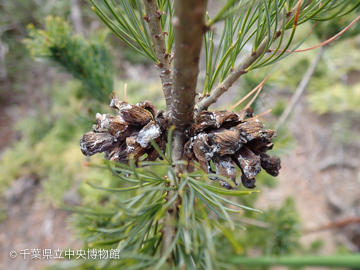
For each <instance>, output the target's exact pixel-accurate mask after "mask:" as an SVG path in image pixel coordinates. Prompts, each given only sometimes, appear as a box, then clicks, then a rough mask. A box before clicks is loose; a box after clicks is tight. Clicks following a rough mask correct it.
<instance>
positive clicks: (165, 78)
mask: <svg viewBox="0 0 360 270" xmlns="http://www.w3.org/2000/svg"><path fill="white" fill-rule="evenodd" d="M144 5H145V11H146V16H145V17H144V19H145V20H146V21H147V22H148V24H149V30H150V35H151V40H152V42H153V48H154V52H155V55H156V58H157V59H158V61H159V62H158V63H156V67H157V69H158V70H159V73H160V75H159V76H160V79H161V83H162V89H163V92H164V96H165V101H166V113H169V111H170V108H171V92H172V89H173V85H172V84H173V82H172V74H171V69H170V55H169V54H168V53H166V45H165V36H164V33H163V30H162V28H161V23H160V18H161V16H162V14H161V13H160V12H159V10H158V5H157V2H156V0H144Z"/></svg>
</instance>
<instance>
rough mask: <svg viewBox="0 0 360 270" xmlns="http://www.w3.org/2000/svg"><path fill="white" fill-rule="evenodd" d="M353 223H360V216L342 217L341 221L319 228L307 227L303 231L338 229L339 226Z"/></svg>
mask: <svg viewBox="0 0 360 270" xmlns="http://www.w3.org/2000/svg"><path fill="white" fill-rule="evenodd" d="M353 223H359V224H360V216H357V217H351V218H345V219H342V220H339V221H334V222H331V223H329V224H325V225H322V226H319V227H317V228H312V229H305V230H304V231H303V232H304V233H314V232H319V231H323V230H331V229H338V228H341V227H345V226H347V225H350V224H353Z"/></svg>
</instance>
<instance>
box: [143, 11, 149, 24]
mask: <svg viewBox="0 0 360 270" xmlns="http://www.w3.org/2000/svg"><path fill="white" fill-rule="evenodd" d="M144 20H145V21H146V22H147V23H148V22H149V13H146V15H145V16H144Z"/></svg>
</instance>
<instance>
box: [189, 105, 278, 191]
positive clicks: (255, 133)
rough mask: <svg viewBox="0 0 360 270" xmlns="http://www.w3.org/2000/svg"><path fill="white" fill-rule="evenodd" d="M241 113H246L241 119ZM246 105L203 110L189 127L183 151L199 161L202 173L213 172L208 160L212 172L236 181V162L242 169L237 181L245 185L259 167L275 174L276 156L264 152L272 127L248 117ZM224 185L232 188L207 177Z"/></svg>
mask: <svg viewBox="0 0 360 270" xmlns="http://www.w3.org/2000/svg"><path fill="white" fill-rule="evenodd" d="M245 116H247V117H249V118H248V119H244V118H245ZM252 116H253V112H252V110H251V109H250V108H248V109H246V110H242V111H239V112H238V113H234V112H228V111H214V112H209V111H203V112H201V113H200V114H199V116H198V117H197V118H196V119H195V123H194V124H193V125H192V126H191V128H190V132H189V134H190V139H189V141H188V142H187V143H186V144H185V149H184V150H185V154H186V155H187V157H188V158H189V159H190V160H195V161H197V162H199V164H200V167H201V169H203V170H204V171H205V172H206V173H215V172H213V171H212V169H211V165H210V162H211V161H212V162H213V163H214V165H215V168H216V174H218V175H221V176H224V177H227V178H229V179H230V180H232V181H233V182H234V183H235V186H237V185H238V184H237V182H236V166H238V167H239V168H240V169H241V171H242V176H241V181H242V183H243V185H244V186H245V187H246V188H254V187H255V176H256V175H257V174H258V173H259V172H260V170H261V167H262V168H263V169H264V170H265V171H266V172H267V173H269V174H271V175H272V176H277V175H278V174H279V170H280V168H281V166H280V158H278V157H275V156H269V155H267V154H266V153H265V152H266V151H267V150H269V149H272V146H273V143H272V142H271V141H272V139H273V138H274V137H275V136H276V132H275V131H274V130H266V129H265V125H264V124H263V123H261V122H260V121H259V120H258V119H257V118H252ZM211 179H212V180H215V181H217V182H219V183H220V185H221V186H223V187H226V188H227V189H233V188H234V187H232V186H231V185H230V184H229V183H227V182H225V181H223V180H221V179H218V178H215V177H213V178H211Z"/></svg>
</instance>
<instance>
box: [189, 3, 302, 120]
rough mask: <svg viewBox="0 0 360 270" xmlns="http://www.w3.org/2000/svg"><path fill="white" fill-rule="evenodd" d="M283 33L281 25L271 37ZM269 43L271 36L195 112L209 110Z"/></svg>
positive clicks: (245, 71)
mask: <svg viewBox="0 0 360 270" xmlns="http://www.w3.org/2000/svg"><path fill="white" fill-rule="evenodd" d="M299 5H301V1H299V2H298V3H297V4H296V5H295V6H294V8H293V9H292V10H291V12H289V13H287V16H286V19H285V20H286V21H285V22H286V23H287V22H289V21H290V20H291V18H292V16H293V15H294V14H295V13H296V11H297V9H298V6H299ZM278 25H283V21H281V22H279V24H278ZM282 34H284V33H282V28H281V27H279V28H278V30H277V31H276V33H275V34H274V35H273V36H272V37H271V39H272V41H275V40H276V39H277V38H278V37H280V36H281V35H282ZM268 43H269V37H268V36H266V37H265V38H264V39H263V40H262V42H261V43H260V45H259V47H258V48H257V50H256V51H252V52H251V53H250V54H248V55H247V56H246V57H245V58H244V60H243V61H242V62H241V63H240V64H239V65H238V66H237V67H236V68H235V69H234V70H233V71H232V72H231V73H230V74H229V75H228V76H227V77H226V78H225V79H224V81H223V82H221V83H220V84H219V85H218V86H217V87H216V88H215V89H214V90H212V92H211V93H210V95H209V96H206V97H204V98H203V99H202V100H200V101H199V102H198V103H197V104H196V106H195V113H196V114H199V113H200V112H202V111H203V110H207V108H208V107H209V106H210V105H211V104H213V103H215V102H216V101H217V100H218V98H219V97H220V96H221V95H222V94H224V93H225V92H226V91H227V90H228V89H229V88H230V87H231V86H232V85H233V83H234V82H235V81H236V80H237V79H239V78H240V76H241V75H243V74H245V73H247V70H246V69H247V68H248V67H250V66H251V65H252V64H253V63H254V62H255V61H256V60H257V59H258V58H259V57H261V56H262V55H263V53H264V50H265V49H266V47H267V45H268Z"/></svg>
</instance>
